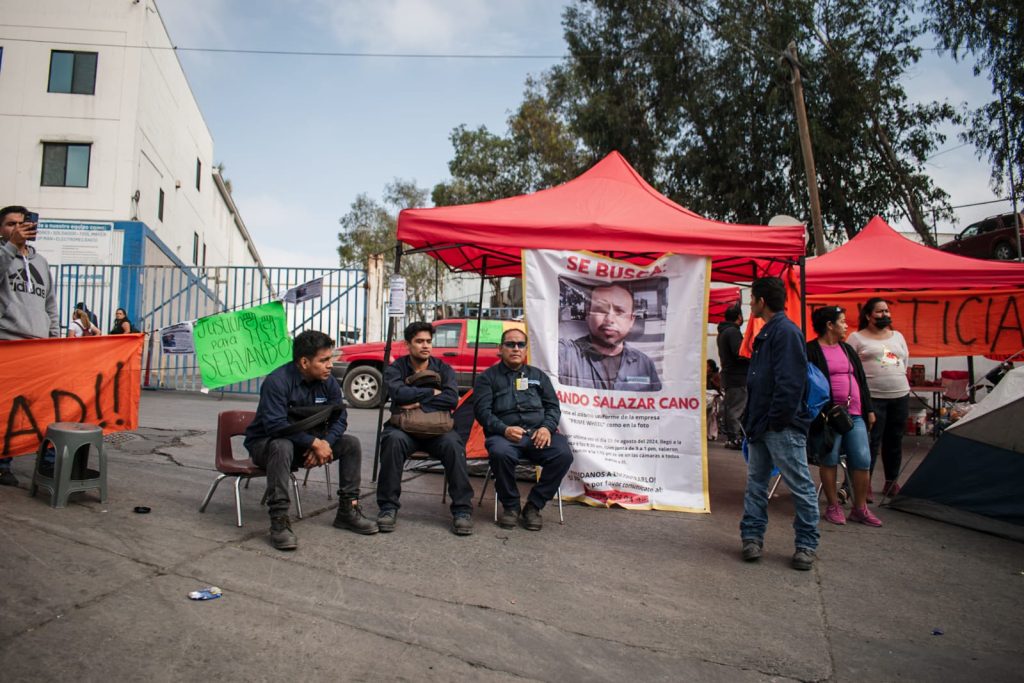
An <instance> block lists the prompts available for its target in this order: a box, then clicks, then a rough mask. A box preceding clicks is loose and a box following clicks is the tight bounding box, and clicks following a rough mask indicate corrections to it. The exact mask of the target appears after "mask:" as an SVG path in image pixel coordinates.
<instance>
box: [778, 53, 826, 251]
mask: <svg viewBox="0 0 1024 683" xmlns="http://www.w3.org/2000/svg"><path fill="white" fill-rule="evenodd" d="M779 61H780V62H782V63H785V64H787V65H788V66H789V70H790V75H791V77H790V79H789V84H790V85H791V86H793V108H794V109H795V110H796V124H797V127H798V128H799V129H800V150H801V151H802V152H803V156H804V171H805V172H806V173H807V193H808V194H809V195H810V198H811V225H812V226H813V229H814V254H815V255H816V256H821V255H823V254H825V253H826V252H827V251H828V250H827V249H826V248H825V231H824V229H823V228H822V226H821V201H820V200H819V199H818V178H817V173H816V172H815V170H814V150H813V149H812V148H811V131H810V128H809V127H808V125H807V109H806V107H805V106H804V86H803V83H802V81H801V80H800V61H799V60H798V59H797V56H796V43H790V44H789V47H788V48H787V49H786V50H784V51H783V52H782V58H781V59H780V60H779Z"/></svg>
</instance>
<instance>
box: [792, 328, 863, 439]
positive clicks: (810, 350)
mask: <svg viewBox="0 0 1024 683" xmlns="http://www.w3.org/2000/svg"><path fill="white" fill-rule="evenodd" d="M839 346H840V347H841V348H842V349H843V351H844V352H845V353H846V357H847V358H849V359H850V364H851V365H852V366H853V376H854V378H855V379H856V380H857V386H859V387H860V412H861V415H862V416H863V417H864V418H865V420H866V419H867V415H868V413H873V412H875V408H874V406H873V405H872V403H871V390H870V389H868V380H867V377H866V376H865V375H864V366H863V365H862V364H861V362H860V356H858V355H857V352H856V351H854V350H853V347H852V346H850V345H849V344H847V343H846V342H844V341H841V342H839ZM807 361H808V362H809V363H814V364H815V365H817V366H818V369H819V370H821V374H823V375H825V379H827V380H829V382H830V385H831V378H830V377H829V374H828V362H827V361H826V360H825V352H824V351H822V350H821V344H820V343H819V342H818V340H817V339H814V340H812V341H809V342H807ZM832 403H838V401H836V400H835V397H834V396H833V397H832ZM824 415H825V411H824V410H823V411H821V414H820V415H818V418H817V419H816V420H815V421H814V423H813V424H812V425H811V431H819V430H820V429H821V426H822V425H823V424H824V419H825V418H824Z"/></svg>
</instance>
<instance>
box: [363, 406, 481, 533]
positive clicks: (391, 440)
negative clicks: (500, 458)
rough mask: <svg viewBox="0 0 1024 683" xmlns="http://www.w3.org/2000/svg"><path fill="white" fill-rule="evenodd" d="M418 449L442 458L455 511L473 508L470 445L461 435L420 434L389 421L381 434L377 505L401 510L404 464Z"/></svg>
mask: <svg viewBox="0 0 1024 683" xmlns="http://www.w3.org/2000/svg"><path fill="white" fill-rule="evenodd" d="M416 451H426V452H427V453H429V454H430V457H432V458H435V459H437V460H440V461H441V465H442V466H443V467H444V473H445V476H446V477H447V478H448V495H449V496H450V497H451V499H452V503H451V508H450V509H451V511H452V514H453V515H454V514H455V513H456V512H471V511H472V510H473V486H472V485H471V484H470V483H469V471H468V469H467V468H466V447H465V446H464V445H463V443H462V439H460V438H459V435H458V434H457V433H456V432H454V431H452V432H448V433H447V434H442V435H440V436H434V437H427V438H417V437H414V436H412V435H410V434H406V433H405V432H403V431H402V430H401V429H398V428H396V427H393V426H391V425H387V426H385V427H384V432H383V433H382V434H381V437H380V475H379V477H378V478H377V507H378V508H379V509H380V510H381V511H384V510H397V509H398V508H400V507H402V505H401V503H399V502H398V498H399V496H401V495H402V468H403V467H404V466H405V460H406V458H408V457H409V456H410V455H412V454H413V453H414V452H416Z"/></svg>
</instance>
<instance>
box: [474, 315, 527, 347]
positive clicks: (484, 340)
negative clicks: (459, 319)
mask: <svg viewBox="0 0 1024 683" xmlns="http://www.w3.org/2000/svg"><path fill="white" fill-rule="evenodd" d="M505 327H506V326H505V323H504V322H503V321H501V320H481V321H480V343H481V344H497V343H499V342H500V341H501V333H502V332H504V331H505ZM508 327H520V328H521V327H522V325H509V326H508ZM475 343H476V320H467V321H466V346H473V344H475Z"/></svg>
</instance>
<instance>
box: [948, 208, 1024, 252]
mask: <svg viewBox="0 0 1024 683" xmlns="http://www.w3.org/2000/svg"><path fill="white" fill-rule="evenodd" d="M1020 218H1021V222H1020V223H1019V225H1021V228H1020V230H1021V236H1022V238H1024V214H1021V216H1020ZM1013 219H1014V214H1013V213H1004V214H1000V215H998V216H990V217H988V218H986V219H985V220H982V221H978V222H977V223H971V224H970V225H968V226H967V227H966V228H964V229H963V230H962V231H961V232H960V234H959V235H957V236H956V237H954V238H953V241H951V242H946V243H945V244H943V245H940V246H939V249H941V250H942V251H948V252H949V253H951V254H959V255H960V256H973V257H975V258H992V259H1000V260H1002V261H1009V260H1011V259H1015V258H1017V237H1016V236H1015V235H1014V226H1013V222H1014V220H1013Z"/></svg>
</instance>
